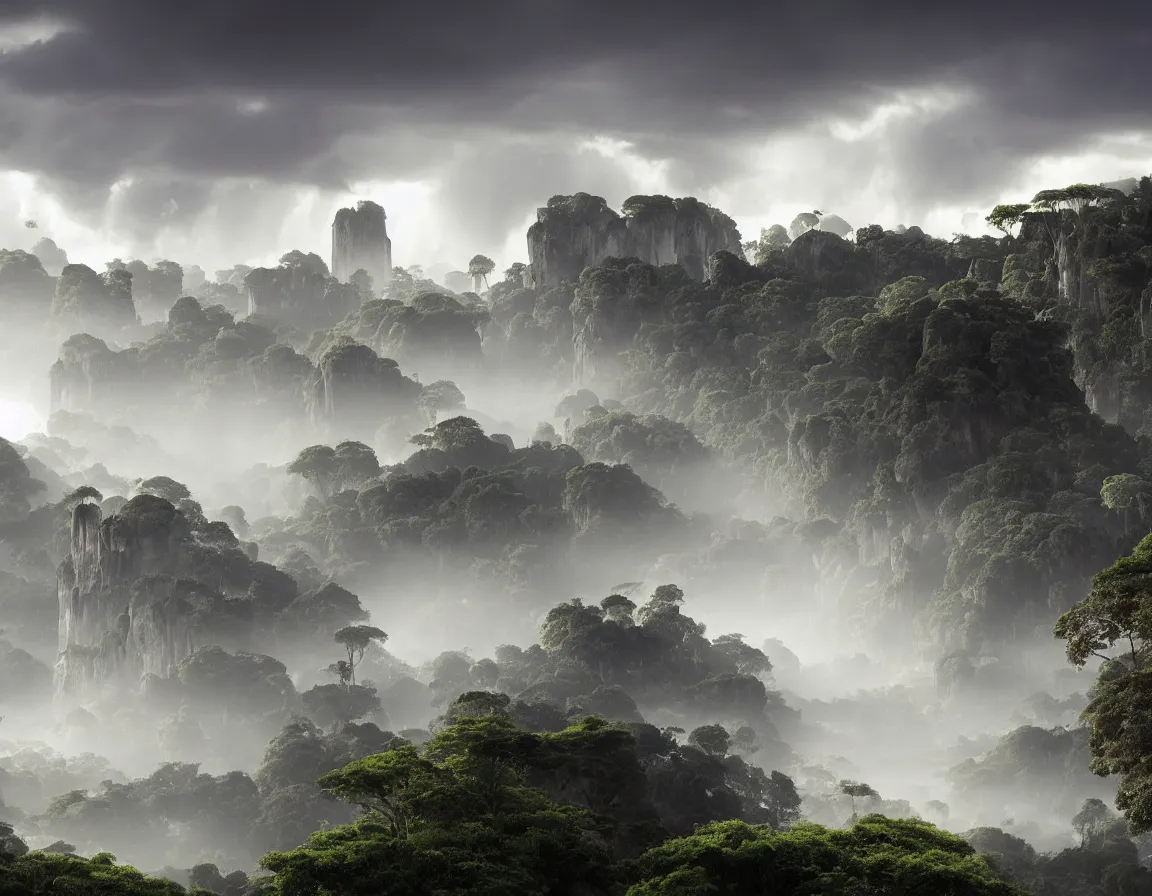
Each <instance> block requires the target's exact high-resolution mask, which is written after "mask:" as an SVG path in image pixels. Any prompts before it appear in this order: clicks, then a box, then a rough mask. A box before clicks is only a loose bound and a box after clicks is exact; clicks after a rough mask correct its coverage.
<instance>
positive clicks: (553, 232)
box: [528, 193, 743, 289]
mask: <svg viewBox="0 0 1152 896" xmlns="http://www.w3.org/2000/svg"><path fill="white" fill-rule="evenodd" d="M623 211H624V215H623V216H621V215H618V214H617V213H616V212H614V211H613V210H612V209H610V208H609V207H608V204H607V202H605V201H604V199H602V198H601V197H599V196H590V195H589V194H587V193H577V194H575V195H574V196H553V197H552V198H551V199H549V200H548V205H547V206H546V207H545V208H541V209H538V210H537V213H536V223H535V224H533V225H532V226H531V227H529V228H528V255H529V258H530V260H531V265H530V269H531V280H532V285H533V286H535V287H536V288H537V289H547V288H549V287H552V286H557V285H559V284H560V283H562V282H563V281H565V280H567V281H569V282H572V283H575V282H576V281H577V280H579V278H580V273H581V272H582V271H583V270H584V268H586V267H588V266H589V265H594V264H598V263H599V262H601V261H603V260H604V259H606V258H613V257H615V258H639V259H640V260H641V261H645V262H647V263H649V264H654V265H665V264H679V265H681V266H683V268H684V269H685V270H686V271H687V272H688V273H689V275H690V276H691V277H692V278H693V279H696V280H703V279H705V277H707V267H708V258H709V256H710V255H712V253H713V252H717V251H719V250H721V249H724V250H727V251H729V252H732V253H733V254H734V255H737V256H740V257H743V249H742V248H741V245H740V232H739V231H738V230H737V229H736V223H735V222H734V221H733V220H732V219H731V218H729V217H728V216H727V215H725V214H724V213H723V212H721V211H718V210H717V209H714V208H712V207H711V206H708V205H705V204H704V203H702V202H700V201H699V200H696V199H691V198H688V199H672V198H670V197H668V196H633V197H632V198H631V199H628V200H627V201H626V202H625V203H624V206H623Z"/></svg>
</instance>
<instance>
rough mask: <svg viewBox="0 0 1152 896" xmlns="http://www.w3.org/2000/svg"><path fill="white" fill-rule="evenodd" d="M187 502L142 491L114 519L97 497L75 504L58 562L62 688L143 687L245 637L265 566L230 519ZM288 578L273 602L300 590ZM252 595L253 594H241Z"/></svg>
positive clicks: (63, 691)
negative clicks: (207, 650)
mask: <svg viewBox="0 0 1152 896" xmlns="http://www.w3.org/2000/svg"><path fill="white" fill-rule="evenodd" d="M186 504H187V505H188V507H187V513H186V512H185V511H184V510H181V509H177V508H176V507H175V506H173V504H172V503H171V502H169V501H167V500H165V499H164V498H161V497H158V496H156V495H153V494H140V495H137V496H136V497H135V498H132V499H131V500H130V501H128V502H127V503H126V504H124V505H123V506H122V507H120V508H119V510H117V511H116V512H115V513H113V514H111V515H109V516H108V517H106V518H104V517H103V514H102V512H101V508H100V506H99V505H97V504H91V503H81V504H78V505H77V506H76V507H75V508H74V510H73V512H72V532H71V545H70V550H69V553H68V556H67V557H66V558H65V559H64V561H63V562H62V563H61V564H60V567H59V569H58V571H57V587H58V597H59V611H60V615H59V650H60V655H59V659H58V661H57V665H56V689H57V693H58V694H60V695H62V696H81V695H84V694H87V693H91V692H93V691H96V690H99V689H101V688H104V687H106V686H109V687H117V686H120V685H127V686H138V685H139V683H140V680H141V678H142V677H143V676H145V675H157V676H160V677H164V676H166V675H168V674H169V671H170V669H171V668H172V667H173V666H175V665H177V664H179V663H180V662H181V661H182V660H183V659H184V658H185V657H187V656H188V655H189V654H191V653H192V652H193V651H194V650H195V649H196V648H197V647H200V646H203V645H205V644H221V645H224V646H226V647H229V648H230V649H235V648H236V647H242V646H245V645H246V643H247V642H248V639H249V638H250V637H251V634H252V629H251V622H252V618H253V614H254V613H259V612H260V607H259V606H257V604H256V603H254V602H253V601H254V598H252V595H255V594H257V593H258V585H259V584H260V580H261V578H262V575H261V573H260V571H259V570H258V567H261V566H264V565H263V564H257V563H255V562H254V561H253V559H252V556H251V555H252V553H253V551H252V550H251V549H250V548H249V549H248V550H245V549H243V548H242V546H241V544H240V542H238V541H237V540H236V538H235V536H233V535H232V533H231V532H230V531H226V530H227V527H226V525H225V524H223V523H208V522H207V521H206V520H204V519H203V517H202V515H200V514H199V509H198V508H197V507H196V505H195V504H192V503H191V502H184V501H182V502H181V508H184V507H185V505H186ZM268 569H271V568H270V567H268ZM272 572H273V573H275V571H274V570H273V571H272ZM263 578H265V579H267V578H268V577H267V576H266V575H265V576H263ZM279 578H281V579H287V577H286V576H283V575H282V574H279ZM288 583H289V585H290V586H291V587H290V593H286V594H285V595H282V596H281V597H279V598H278V599H277V600H276V601H275V602H274V603H276V604H283V603H286V602H287V601H289V600H291V599H292V598H294V597H295V588H294V583H292V582H291V580H288ZM265 584H267V583H265ZM281 590H283V588H281ZM224 591H228V592H230V593H231V595H232V598H233V599H228V598H227V597H225V594H224V593H223V592H224ZM245 594H247V595H248V596H249V597H250V598H251V599H250V600H247V601H245V600H237V599H236V598H238V597H241V596H243V595H245Z"/></svg>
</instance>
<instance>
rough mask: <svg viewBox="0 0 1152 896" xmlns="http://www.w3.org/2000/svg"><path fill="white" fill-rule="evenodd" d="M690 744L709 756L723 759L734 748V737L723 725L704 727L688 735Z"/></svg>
mask: <svg viewBox="0 0 1152 896" xmlns="http://www.w3.org/2000/svg"><path fill="white" fill-rule="evenodd" d="M688 743H690V744H691V745H692V746H694V747H699V748H700V749H701V750H703V751H704V752H705V753H707V754H708V755H709V756H714V757H716V758H717V759H723V758H724V757H725V756H727V755H728V750H729V749H730V748H731V746H732V736H731V735H730V734H729V733H728V732H727V730H725V728H724V727H723V726H721V725H703V726H702V727H700V728H697V729H695V730H694V731H693V732H692V733H691V734H689V735H688Z"/></svg>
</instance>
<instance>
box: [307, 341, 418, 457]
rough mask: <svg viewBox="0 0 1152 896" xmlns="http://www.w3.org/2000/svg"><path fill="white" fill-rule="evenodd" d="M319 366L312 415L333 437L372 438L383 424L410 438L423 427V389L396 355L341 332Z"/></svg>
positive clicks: (310, 396)
mask: <svg viewBox="0 0 1152 896" xmlns="http://www.w3.org/2000/svg"><path fill="white" fill-rule="evenodd" d="M317 368H318V369H317V371H316V374H315V375H314V377H313V379H312V382H311V383H310V384H309V385H308V387H307V403H308V411H309V417H310V419H311V420H312V422H313V423H314V424H315V425H317V426H320V427H323V428H324V429H326V430H327V431H328V432H329V433H330V434H331V438H332V439H333V440H338V439H359V440H364V439H368V440H371V439H372V437H373V434H374V433H376V431H377V430H378V429H379V428H381V427H394V428H396V429H397V432H400V431H403V437H404V438H406V437H407V435H408V434H409V433H411V432H412V431H413V430H415V429H419V428H421V427H420V421H421V418H420V416H419V408H418V405H417V399H419V397H420V393H421V392H422V391H423V388H422V387H421V385H420V384H419V383H418V382H416V381H415V380H412V379H409V378H408V377H406V376H405V375H404V374H403V373H402V372H401V371H400V365H399V364H397V363H396V362H395V361H393V360H392V359H391V358H381V357H380V356H378V355H377V354H376V353H375V352H374V351H372V349H370V348H369V347H368V346H366V345H362V344H360V343H358V342H356V341H355V340H353V339H351V338H350V337H347V336H341V337H339V338H338V339H337V340H336V341H335V342H334V343H333V344H332V345H331V346H329V347H328V348H327V349H326V350H325V351H324V353H323V355H321V357H320V360H319V363H318V364H317Z"/></svg>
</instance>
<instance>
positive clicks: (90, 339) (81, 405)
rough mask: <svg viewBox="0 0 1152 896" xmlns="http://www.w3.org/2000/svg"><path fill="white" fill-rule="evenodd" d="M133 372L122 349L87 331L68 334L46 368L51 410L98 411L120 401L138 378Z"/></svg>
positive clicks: (53, 411) (54, 411)
mask: <svg viewBox="0 0 1152 896" xmlns="http://www.w3.org/2000/svg"><path fill="white" fill-rule="evenodd" d="M135 374H136V372H135V370H134V369H133V367H132V365H131V363H130V358H129V356H128V355H126V354H125V353H123V352H114V351H112V349H110V348H109V347H108V345H107V343H105V342H104V341H103V340H101V339H97V338H96V337H95V336H89V335H88V334H87V333H81V334H79V335H77V336H72V337H71V338H69V339H68V340H66V341H65V342H64V344H63V345H61V346H60V354H59V356H58V357H57V359H56V363H54V364H53V365H52V367H51V368H50V369H49V371H48V383H49V389H50V409H51V412H52V413H56V412H57V411H69V412H73V413H80V412H85V411H94V410H97V411H98V410H100V409H101V408H102V407H104V406H106V405H108V404H110V403H111V404H115V403H117V402H123V401H124V398H125V394H124V392H125V390H126V389H128V390H130V389H132V387H133V385H134V382H138V377H136V375H135Z"/></svg>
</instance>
